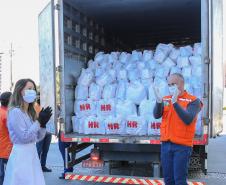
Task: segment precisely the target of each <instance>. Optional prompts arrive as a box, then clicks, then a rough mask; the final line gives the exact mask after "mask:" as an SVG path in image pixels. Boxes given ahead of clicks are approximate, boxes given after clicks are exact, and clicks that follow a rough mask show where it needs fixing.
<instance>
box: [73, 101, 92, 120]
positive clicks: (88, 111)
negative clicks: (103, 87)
mask: <svg viewBox="0 0 226 185" xmlns="http://www.w3.org/2000/svg"><path fill="white" fill-rule="evenodd" d="M74 112H75V114H76V116H77V117H78V118H81V117H84V116H89V115H94V114H96V102H94V101H92V100H87V101H83V100H81V101H75V104H74Z"/></svg>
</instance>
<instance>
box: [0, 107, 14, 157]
mask: <svg viewBox="0 0 226 185" xmlns="http://www.w3.org/2000/svg"><path fill="white" fill-rule="evenodd" d="M12 146H13V145H12V142H11V140H10V137H9V131H8V128H7V108H6V107H0V158H3V159H8V158H9V155H10V153H11V150H12Z"/></svg>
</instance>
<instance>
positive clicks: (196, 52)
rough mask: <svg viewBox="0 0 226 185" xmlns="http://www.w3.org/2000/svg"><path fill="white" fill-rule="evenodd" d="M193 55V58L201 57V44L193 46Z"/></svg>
mask: <svg viewBox="0 0 226 185" xmlns="http://www.w3.org/2000/svg"><path fill="white" fill-rule="evenodd" d="M193 55H195V56H198V55H202V44H201V43H195V44H194V49H193Z"/></svg>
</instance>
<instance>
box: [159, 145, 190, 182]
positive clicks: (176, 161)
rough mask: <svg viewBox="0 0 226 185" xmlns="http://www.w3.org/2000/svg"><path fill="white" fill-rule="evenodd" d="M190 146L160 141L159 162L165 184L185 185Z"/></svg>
mask: <svg viewBox="0 0 226 185" xmlns="http://www.w3.org/2000/svg"><path fill="white" fill-rule="evenodd" d="M191 152H192V147H189V146H183V145H178V144H174V143H171V142H162V145H161V163H162V170H163V177H164V182H165V185H187V175H188V165H189V159H190V156H191Z"/></svg>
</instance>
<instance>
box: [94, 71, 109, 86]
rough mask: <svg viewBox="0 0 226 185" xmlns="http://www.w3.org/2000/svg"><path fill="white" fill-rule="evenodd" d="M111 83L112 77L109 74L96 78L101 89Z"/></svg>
mask: <svg viewBox="0 0 226 185" xmlns="http://www.w3.org/2000/svg"><path fill="white" fill-rule="evenodd" d="M110 82H111V77H110V75H109V74H108V73H107V72H105V73H103V74H102V75H100V76H98V77H97V78H96V83H97V84H98V85H99V86H101V87H103V86H105V85H106V84H108V83H110Z"/></svg>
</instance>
